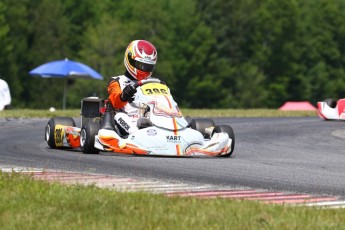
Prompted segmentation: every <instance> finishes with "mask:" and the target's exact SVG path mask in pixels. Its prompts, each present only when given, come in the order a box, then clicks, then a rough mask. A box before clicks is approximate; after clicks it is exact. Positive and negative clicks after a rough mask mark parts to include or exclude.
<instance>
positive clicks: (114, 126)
mask: <svg viewBox="0 0 345 230" xmlns="http://www.w3.org/2000/svg"><path fill="white" fill-rule="evenodd" d="M134 87H136V88H137V92H136V94H135V95H134V101H133V102H132V103H134V105H136V106H138V108H139V111H140V117H139V119H138V120H137V126H138V129H137V130H136V131H135V132H133V133H130V134H128V133H125V132H123V129H122V128H121V126H120V124H119V123H118V122H117V121H116V120H115V119H114V115H115V114H116V113H117V112H118V111H115V110H114V109H112V107H111V106H110V103H108V101H107V100H103V99H99V98H94V97H91V98H84V99H83V100H82V101H81V128H78V127H76V125H75V121H74V120H73V118H71V117H54V118H51V119H50V120H49V121H48V123H47V125H46V128H45V140H46V141H47V144H48V145H49V146H50V147H51V148H66V147H69V148H80V149H81V151H82V152H83V153H86V154H98V153H99V152H100V151H107V152H115V153H123V154H134V155H159V156H225V157H229V156H231V155H232V153H233V151H234V147H235V136H234V132H233V129H232V127H231V126H230V125H216V124H215V123H214V121H213V120H212V119H207V118H198V119H191V120H190V122H187V120H186V119H185V118H184V117H183V115H182V113H181V111H180V109H179V108H178V106H177V103H176V102H175V101H174V99H173V97H172V96H171V94H170V89H169V88H168V87H167V86H166V85H165V84H164V83H163V82H161V81H160V80H158V79H147V80H142V81H138V82H137V83H136V84H135V85H134Z"/></svg>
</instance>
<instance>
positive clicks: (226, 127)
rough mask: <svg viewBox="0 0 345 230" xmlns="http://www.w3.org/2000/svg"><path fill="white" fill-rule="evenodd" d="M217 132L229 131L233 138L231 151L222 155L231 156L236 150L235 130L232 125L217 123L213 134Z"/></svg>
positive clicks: (230, 136)
mask: <svg viewBox="0 0 345 230" xmlns="http://www.w3.org/2000/svg"><path fill="white" fill-rule="evenodd" d="M215 133H227V134H228V135H229V138H230V139H231V140H232V142H231V151H230V152H229V153H227V154H225V155H221V157H230V156H231V154H232V153H233V152H234V149H235V134H234V130H233V129H232V128H231V126H230V125H217V126H216V127H214V129H213V132H212V136H213V135H214V134H215Z"/></svg>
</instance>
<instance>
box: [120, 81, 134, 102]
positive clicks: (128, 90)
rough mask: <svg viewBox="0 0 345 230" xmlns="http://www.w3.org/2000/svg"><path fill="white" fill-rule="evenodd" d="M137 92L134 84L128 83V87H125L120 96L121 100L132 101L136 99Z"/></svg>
mask: <svg viewBox="0 0 345 230" xmlns="http://www.w3.org/2000/svg"><path fill="white" fill-rule="evenodd" d="M136 92H137V89H136V88H134V86H133V85H131V84H128V85H126V87H125V88H124V89H123V91H122V93H121V96H120V99H121V101H123V102H125V101H128V102H129V103H131V102H132V101H133V100H134V98H133V96H134V94H135V93H136Z"/></svg>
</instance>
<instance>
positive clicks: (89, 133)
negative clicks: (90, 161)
mask: <svg viewBox="0 0 345 230" xmlns="http://www.w3.org/2000/svg"><path fill="white" fill-rule="evenodd" d="M100 128H101V124H100V123H96V122H87V123H86V124H85V125H84V126H83V127H82V128H81V130H80V149H81V151H82V152H83V153H85V154H99V152H100V150H99V149H97V148H95V146H94V144H95V136H96V135H97V134H98V130H100Z"/></svg>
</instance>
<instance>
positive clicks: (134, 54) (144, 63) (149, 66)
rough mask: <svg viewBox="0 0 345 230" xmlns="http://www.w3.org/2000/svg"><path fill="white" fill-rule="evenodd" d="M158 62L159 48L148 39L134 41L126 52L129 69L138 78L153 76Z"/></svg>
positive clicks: (125, 59)
mask: <svg viewBox="0 0 345 230" xmlns="http://www.w3.org/2000/svg"><path fill="white" fill-rule="evenodd" d="M156 62H157V50H156V48H155V47H154V46H153V45H152V44H151V43H150V42H148V41H145V40H135V41H132V42H131V43H130V44H129V45H128V47H127V49H126V52H125V58H124V63H125V66H126V69H127V71H128V72H129V73H130V74H131V75H132V76H133V77H134V78H135V79H137V80H139V81H140V80H143V79H146V78H148V77H150V76H151V74H152V72H153V70H154V68H155V65H156Z"/></svg>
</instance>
